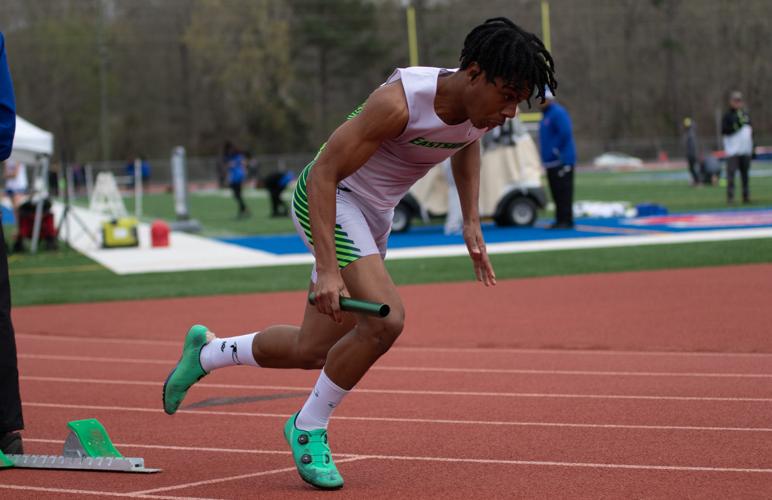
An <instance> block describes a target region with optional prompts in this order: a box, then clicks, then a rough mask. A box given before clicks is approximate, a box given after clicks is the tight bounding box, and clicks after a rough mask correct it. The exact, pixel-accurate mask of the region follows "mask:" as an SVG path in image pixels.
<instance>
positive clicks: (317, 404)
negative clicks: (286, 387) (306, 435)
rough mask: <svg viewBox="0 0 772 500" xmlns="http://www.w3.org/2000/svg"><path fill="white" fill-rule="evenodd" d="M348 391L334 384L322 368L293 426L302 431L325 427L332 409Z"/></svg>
mask: <svg viewBox="0 0 772 500" xmlns="http://www.w3.org/2000/svg"><path fill="white" fill-rule="evenodd" d="M348 392H349V391H347V390H344V389H341V388H340V387H338V386H337V385H335V382H333V381H332V380H330V379H329V377H327V374H326V373H324V370H322V373H320V374H319V379H318V380H317V381H316V385H315V386H314V390H313V391H311V395H310V396H308V399H307V400H306V404H304V405H303V409H301V410H300V413H299V414H298V418H297V419H296V420H295V427H297V428H298V429H300V430H304V431H312V430H314V429H326V428H327V424H328V423H329V421H330V415H332V411H333V410H334V409H335V407H336V406H338V404H340V402H341V400H342V399H343V396H345V395H346V394H348Z"/></svg>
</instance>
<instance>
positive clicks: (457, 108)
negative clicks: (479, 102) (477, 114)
mask: <svg viewBox="0 0 772 500" xmlns="http://www.w3.org/2000/svg"><path fill="white" fill-rule="evenodd" d="M465 78H466V72H465V71H456V72H455V73H452V74H450V75H445V76H443V75H440V76H439V77H438V78H437V94H436V95H435V96H434V112H435V113H437V116H439V117H440V119H441V120H442V121H444V122H445V123H447V124H448V125H458V124H459V123H463V122H465V121H466V120H467V119H468V118H469V116H468V115H467V113H466V109H464V103H463V101H462V99H461V96H462V94H463V89H464V83H465V81H464V80H465Z"/></svg>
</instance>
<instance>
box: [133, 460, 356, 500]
mask: <svg viewBox="0 0 772 500" xmlns="http://www.w3.org/2000/svg"><path fill="white" fill-rule="evenodd" d="M363 458H365V457H360V456H354V457H349V458H344V459H342V460H336V462H337V463H339V464H342V463H345V462H354V461H356V460H362V459H363ZM295 471H296V469H295V467H284V468H281V469H273V470H267V471H261V472H252V473H249V474H239V475H238V476H228V477H219V478H216V479H206V480H204V481H195V482H192V483H183V484H177V485H174V486H164V487H161V488H153V489H150V490H141V491H134V492H132V494H134V495H146V494H148V493H157V492H160V491H170V490H180V489H184V488H192V487H193V486H203V485H206V484H217V483H224V482H226V481H237V480H239V479H246V478H248V477H259V476H269V475H273V474H281V473H282V472H295Z"/></svg>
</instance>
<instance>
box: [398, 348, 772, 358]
mask: <svg viewBox="0 0 772 500" xmlns="http://www.w3.org/2000/svg"><path fill="white" fill-rule="evenodd" d="M393 350H399V351H406V352H410V351H412V352H450V353H461V354H464V353H474V354H500V353H507V354H559V355H569V356H573V355H576V354H582V355H590V356H594V355H598V356H654V357H658V356H676V357H680V356H685V357H703V356H706V357H721V358H723V357H733V356H740V357H745V356H750V357H757V356H758V357H768V356H772V353H770V352H702V351H636V350H631V351H623V350H614V349H608V350H606V349H571V348H566V349H536V348H533V349H529V348H516V347H420V346H416V347H407V346H405V347H402V346H395V347H392V348H391V349H390V350H389V351H390V352H391V351H393Z"/></svg>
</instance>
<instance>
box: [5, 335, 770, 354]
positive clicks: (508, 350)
mask: <svg viewBox="0 0 772 500" xmlns="http://www.w3.org/2000/svg"><path fill="white" fill-rule="evenodd" d="M16 338H17V339H18V338H21V339H25V338H29V339H36V340H53V341H61V342H84V341H88V342H89V343H108V344H148V345H168V346H174V347H180V346H181V345H182V344H181V340H152V339H117V338H103V337H89V336H83V337H77V336H71V335H57V334H52V335H44V334H36V333H19V332H17V333H16ZM181 338H182V337H180V339H181ZM392 351H397V352H399V351H403V352H448V353H460V354H464V353H475V354H545V355H551V354H555V355H569V356H574V355H577V354H581V355H589V356H653V357H658V356H663V357H667V356H676V357H680V356H684V357H720V358H724V357H770V356H772V353H769V352H701V351H636V350H630V351H625V350H614V349H608V350H606V349H571V348H566V349H537V348H513V347H421V346H413V347H411V346H399V345H396V346H394V347H392V348H391V349H390V350H389V352H392Z"/></svg>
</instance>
